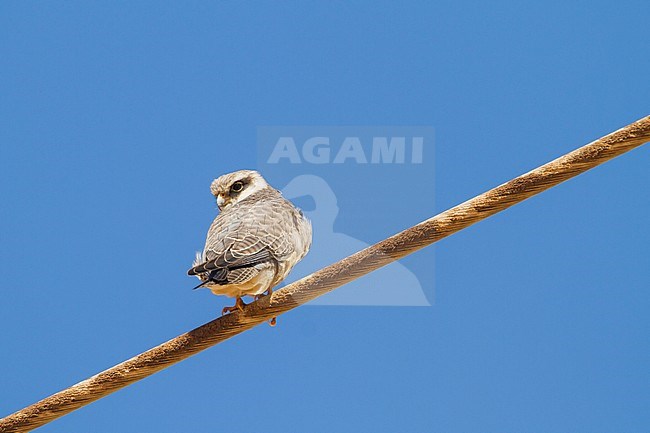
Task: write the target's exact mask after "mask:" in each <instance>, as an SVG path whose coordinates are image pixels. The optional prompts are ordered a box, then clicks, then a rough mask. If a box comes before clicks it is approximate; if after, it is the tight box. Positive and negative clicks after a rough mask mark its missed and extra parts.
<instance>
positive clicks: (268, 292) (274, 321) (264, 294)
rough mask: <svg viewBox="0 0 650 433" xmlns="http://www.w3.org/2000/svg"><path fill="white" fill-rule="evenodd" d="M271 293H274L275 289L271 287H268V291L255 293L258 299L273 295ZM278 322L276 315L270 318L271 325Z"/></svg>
mask: <svg viewBox="0 0 650 433" xmlns="http://www.w3.org/2000/svg"><path fill="white" fill-rule="evenodd" d="M271 293H273V289H272V288H270V287H269V288H268V289H266V292H264V293H260V294H259V295H255V298H254V299H255V300H256V301H257V300H258V299H260V298H263V297H265V296H271ZM277 323H278V321H277V320H276V318H275V317H271V319H270V320H269V325H270V326H275V325H276V324H277Z"/></svg>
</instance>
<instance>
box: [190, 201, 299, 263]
mask: <svg viewBox="0 0 650 433" xmlns="http://www.w3.org/2000/svg"><path fill="white" fill-rule="evenodd" d="M287 206H289V207H290V209H287V208H286V207H287ZM288 211H292V212H293V211H294V209H293V206H292V205H291V204H290V203H288V202H286V201H285V200H284V199H282V198H281V196H280V197H276V196H271V197H260V198H259V199H258V200H255V201H252V200H251V201H246V202H242V203H240V204H238V205H236V206H233V207H232V208H229V209H228V210H226V211H224V212H222V213H220V214H219V215H218V216H217V218H215V220H214V221H213V223H212V225H211V226H210V229H209V230H208V236H207V239H206V243H205V249H204V251H203V259H204V260H203V262H202V263H197V264H196V266H194V267H192V269H190V270H189V271H188V274H189V275H197V274H202V273H205V272H212V271H215V270H217V269H226V270H234V269H241V268H244V267H252V266H255V265H259V264H261V263H264V262H269V261H275V260H282V259H283V258H284V257H286V256H287V255H288V254H291V253H292V252H293V250H294V245H293V244H294V242H293V241H292V239H291V236H287V234H288V233H291V232H292V230H291V227H287V223H288V215H290V213H288Z"/></svg>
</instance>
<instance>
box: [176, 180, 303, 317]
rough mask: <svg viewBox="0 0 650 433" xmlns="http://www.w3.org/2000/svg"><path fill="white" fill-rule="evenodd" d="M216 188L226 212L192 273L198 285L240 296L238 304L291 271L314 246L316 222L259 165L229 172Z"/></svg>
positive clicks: (212, 228) (212, 230)
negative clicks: (288, 197)
mask: <svg viewBox="0 0 650 433" xmlns="http://www.w3.org/2000/svg"><path fill="white" fill-rule="evenodd" d="M210 189H211V191H212V194H213V195H214V196H215V197H216V198H217V204H218V206H219V209H220V210H221V212H220V213H219V215H217V217H216V218H215V219H214V221H213V222H212V225H211V226H210V229H209V230H208V235H207V239H206V242H205V248H204V249H203V253H201V254H197V258H196V260H195V261H194V265H193V267H192V268H191V269H190V270H189V271H188V274H189V275H196V276H197V277H198V278H199V279H200V280H201V284H200V285H199V286H197V287H201V286H203V287H207V288H209V289H210V290H211V291H212V293H214V294H216V295H226V296H230V297H235V298H237V304H236V306H235V307H233V308H236V307H238V306H240V303H241V302H242V301H241V299H240V298H241V297H242V296H246V295H249V296H258V295H261V294H262V293H264V292H267V291H268V292H269V293H270V290H271V289H272V288H273V287H274V286H276V285H277V284H279V283H280V282H281V281H282V280H284V279H285V278H286V277H287V275H288V274H289V272H290V271H291V269H292V268H293V267H294V266H295V265H296V263H298V262H299V261H300V260H301V259H302V258H303V257H304V256H305V255H306V254H307V252H308V251H309V247H310V246H311V238H312V236H311V224H310V222H309V220H308V219H307V218H306V217H305V216H304V215H303V213H302V211H300V210H299V209H298V208H296V207H295V206H294V205H293V204H292V203H291V202H290V201H288V200H286V199H285V198H284V197H282V194H281V193H280V192H279V191H278V190H276V189H274V188H273V187H271V186H270V185H269V184H268V183H267V182H266V181H265V180H264V178H262V176H261V175H260V174H259V173H258V172H256V171H252V170H241V171H237V172H234V173H230V174H225V175H223V176H221V177H219V178H218V179H216V180H215V181H213V182H212V185H211V188H210ZM231 310H232V309H231V308H226V309H224V311H231Z"/></svg>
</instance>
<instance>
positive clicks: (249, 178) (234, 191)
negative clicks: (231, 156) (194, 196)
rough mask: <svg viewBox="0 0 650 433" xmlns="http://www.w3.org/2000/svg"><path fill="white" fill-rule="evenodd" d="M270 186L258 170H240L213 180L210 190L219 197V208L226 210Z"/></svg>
mask: <svg viewBox="0 0 650 433" xmlns="http://www.w3.org/2000/svg"><path fill="white" fill-rule="evenodd" d="M268 186H269V184H268V183H266V181H265V180H264V178H263V177H262V175H261V174H259V173H258V172H256V171H254V170H239V171H235V172H234V173H228V174H224V175H223V176H220V177H219V178H217V179H215V180H213V181H212V185H210V192H212V195H213V196H214V197H215V198H216V199H217V206H218V207H219V210H224V209H225V208H227V207H228V206H231V205H233V204H235V203H237V202H239V201H241V200H243V199H245V198H246V197H248V196H250V195H252V194H254V193H256V192H258V191H260V190H262V189H264V188H267V187H268Z"/></svg>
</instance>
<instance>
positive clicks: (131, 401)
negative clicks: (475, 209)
mask: <svg viewBox="0 0 650 433" xmlns="http://www.w3.org/2000/svg"><path fill="white" fill-rule="evenodd" d="M649 13H650V6H649V5H648V3H647V2H624V3H620V2H619V3H616V4H613V3H611V2H570V3H567V2H543V3H542V2H539V3H528V2H523V3H522V2H497V3H494V2H493V3H487V2H485V3H480V2H475V3H472V2H411V3H393V2H352V3H347V2H346V3H344V2H340V3H339V2H336V3H335V2H282V3H277V2H254V3H247V4H246V5H241V4H237V3H235V2H228V3H216V2H184V3H183V4H181V3H171V2H161V3H154V2H144V1H142V2H133V3H130V2H121V3H116V2H65V3H59V4H55V3H52V2H33V1H31V2H29V1H28V2H19V1H7V2H2V3H0V48H1V52H2V56H0V66H1V70H2V76H1V79H0V86H1V87H0V88H1V97H0V101H1V102H0V118H1V119H2V127H1V128H0V197H2V200H3V204H2V206H1V207H0V222H1V223H0V275H2V279H1V281H0V296H1V298H0V328H1V329H2V349H0V412H1V414H2V415H5V414H8V413H10V412H13V411H15V410H17V409H20V408H22V407H23V406H25V405H28V404H30V403H33V402H34V401H36V400H38V399H40V398H42V397H45V396H47V395H49V394H51V393H54V392H56V391H58V390H60V389H62V388H65V387H67V386H69V385H71V384H73V383H76V382H78V381H80V380H82V379H85V378H86V377H88V376H90V375H92V374H94V373H96V372H98V371H100V370H103V369H104V368H107V367H110V366H112V365H114V364H116V363H118V362H120V361H122V360H124V359H126V358H128V357H130V356H132V355H135V354H137V353H140V352H141V351H143V350H145V349H148V348H150V347H152V346H153V345H156V344H158V343H161V342H163V341H165V340H167V339H169V338H171V337H173V336H175V335H177V334H179V333H181V332H184V331H186V330H189V329H191V328H193V327H195V326H198V325H200V324H202V323H204V322H206V321H208V320H211V319H212V318H214V317H215V315H216V314H217V313H218V312H219V311H220V310H221V307H222V306H223V305H225V304H226V303H227V302H230V301H228V300H226V299H221V298H217V297H214V296H212V295H211V294H209V293H207V292H205V291H204V292H200V291H199V292H192V291H191V290H189V289H190V287H192V286H193V284H194V281H193V280H191V279H189V278H188V277H187V276H186V275H185V272H186V270H187V268H188V266H189V264H190V263H191V261H192V259H193V254H194V251H195V250H197V249H199V248H200V247H201V246H202V243H203V240H204V234H205V230H206V228H207V226H208V224H209V222H210V221H211V219H212V218H213V217H214V215H215V206H214V200H213V199H212V198H211V197H210V195H209V190H208V187H209V183H210V181H211V180H212V179H213V178H214V177H216V176H218V175H220V174H222V173H225V172H229V171H232V170H236V169H240V168H254V167H256V165H257V161H258V146H257V141H256V140H257V130H258V127H260V126H273V125H297V126H300V125H329V126H339V125H371V126H385V125H423V126H430V127H433V128H434V129H435V164H434V167H433V168H432V169H431V170H430V171H429V174H428V176H427V175H421V176H419V177H418V182H424V184H423V185H421V186H414V185H413V184H411V183H407V182H405V185H404V186H405V188H407V189H409V190H411V189H412V188H414V187H415V188H419V187H421V188H422V189H423V191H425V193H423V194H422V198H421V199H419V200H408V201H403V202H399V203H397V202H396V201H395V200H394V195H393V194H382V192H385V190H384V189H383V188H384V187H385V186H383V185H377V186H376V191H377V192H376V194H375V195H374V198H375V201H374V206H375V207H372V208H368V209H367V210H368V213H370V210H371V209H372V210H373V212H372V215H370V214H368V215H364V214H363V211H364V209H365V206H358V207H357V208H354V212H351V211H346V209H350V208H345V207H343V206H341V214H340V217H341V218H342V219H343V221H348V222H347V223H346V224H347V225H345V227H346V230H347V233H348V234H349V235H350V236H353V237H355V238H357V239H360V240H363V241H365V242H367V243H370V242H375V241H378V240H380V239H382V238H384V237H386V236H388V235H390V234H393V233H394V232H396V231H398V230H400V229H403V228H405V227H407V226H409V225H412V224H414V223H416V222H419V221H421V220H422V219H425V218H427V217H429V216H431V215H434V214H436V213H438V212H440V211H443V210H445V209H447V208H449V207H451V206H453V205H455V204H457V203H460V202H462V201H464V200H466V199H468V198H470V197H473V196H474V195H476V194H478V193H480V192H483V191H485V190H487V189H488V188H491V187H493V186H495V185H498V184H500V183H502V182H504V181H506V180H508V179H510V178H512V177H514V176H516V175H519V174H521V173H523V172H525V171H528V170H530V169H532V168H534V167H536V166H538V165H540V164H542V163H544V162H547V161H548V160H550V159H553V158H555V157H557V156H559V155H561V154H564V153H566V152H568V151H570V150H572V149H574V148H576V147H578V146H580V145H582V144H585V143H587V142H589V141H591V140H592V139H595V138H598V137H600V136H601V135H603V134H606V133H608V132H610V131H612V130H614V129H617V128H619V127H621V126H623V125H625V124H627V123H630V122H631V121H634V120H636V119H638V118H640V117H643V116H645V115H648V114H650V113H649V110H648V101H649V100H650V87H649V86H648V76H650V57H649V56H648V55H647V41H648V39H649V38H650V31H649V30H648V25H647V17H648V14H649ZM649 166H650V149H648V148H640V149H637V150H635V151H632V152H630V153H629V154H626V155H624V156H622V157H620V158H618V159H616V160H614V161H611V162H610V163H608V164H606V165H604V166H602V167H599V168H597V169H595V170H593V171H591V172H589V173H587V174H585V175H582V176H580V177H578V178H576V179H573V180H571V181H570V182H568V183H566V184H564V185H561V186H559V187H557V188H554V189H553V190H551V191H548V192H546V193H544V194H542V195H540V196H538V197H535V198H533V199H531V200H528V201H527V202H525V203H522V204H520V205H518V206H516V207H514V208H512V209H510V210H508V211H506V212H504V213H502V214H499V215H497V216H495V217H492V218H490V219H489V220H487V221H484V222H482V223H480V224H477V225H475V226H473V227H471V228H469V229H467V230H465V231H463V232H461V233H458V234H456V235H454V236H452V237H450V238H447V239H445V240H443V241H442V242H440V243H439V244H437V245H436V246H435V247H433V248H428V249H426V250H423V251H420V252H418V253H417V254H415V255H413V256H410V257H408V258H406V259H405V260H404V261H403V264H404V266H406V267H408V268H409V269H411V270H412V271H413V272H414V273H416V275H418V278H419V279H420V282H421V283H422V286H423V287H424V288H425V291H426V290H432V288H433V286H434V285H435V299H432V306H431V307H351V306H347V307H331V306H328V307H305V308H300V309H298V310H295V311H293V312H291V313H289V314H286V315H284V316H282V317H281V318H280V319H279V324H278V326H277V327H276V328H270V327H268V326H262V327H258V328H256V329H254V330H252V331H251V332H248V333H245V334H244V335H241V336H239V337H238V338H235V339H233V340H230V341H228V342H226V343H224V344H222V345H219V346H217V347H214V348H211V349H209V350H207V351H206V352H203V353H201V354H199V355H197V356H195V357H193V358H191V359H189V360H187V361H185V362H182V363H180V364H178V365H175V366H173V367H171V368H170V369H168V370H165V371H163V372H161V373H158V374H156V375H154V376H152V377H149V378H147V379H145V380H143V381H141V382H139V383H137V384H135V385H133V386H130V387H128V388H126V389H124V390H122V391H119V392H117V393H115V394H113V395H111V396H109V397H107V398H104V399H102V400H100V401H98V402H96V403H94V404H92V405H90V406H88V407H85V408H83V409H81V410H79V411H77V412H75V413H73V414H71V415H69V416H66V417H64V418H62V419H60V420H58V421H55V422H54V423H52V424H50V425H48V426H46V427H44V428H42V429H41V430H40V431H43V432H57V431H88V430H92V431H94V432H112V431H115V430H116V428H118V427H119V430H120V431H124V432H136V431H143V430H144V431H159V432H177V431H197V432H202V431H205V432H208V431H210V432H212V431H219V430H226V429H227V430H228V431H230V432H251V431H269V432H275V431H278V432H280V431H282V432H285V431H310V432H321V431H322V432H325V431H327V432H329V431H373V432H380V431H386V432H395V431H444V432H470V431H488V432H491V431H494V432H497V431H498V432H522V431H525V432H533V431H539V432H566V431H589V432H611V431H625V432H644V431H647V428H648V426H649V425H650V414H649V412H648V410H647V407H648V406H649V404H650V397H649V395H650V370H649V369H648V364H649V363H650V346H649V345H648V332H649V331H650V315H649V314H648V311H649V310H650V292H649V291H648V286H650V273H649V272H648V269H650V260H649V258H648V257H650V254H649V251H648V245H649V244H650V229H649V228H648V216H647V215H648V212H649V211H650V195H649V194H647V186H648V182H649V181H650V172H649V170H648V167H649ZM346 173H347V174H345V175H344V177H342V178H339V180H341V181H342V182H343V183H344V184H345V185H349V186H352V187H354V186H355V185H363V184H364V180H363V178H362V176H361V174H362V173H360V172H358V173H356V174H355V172H354V171H349V172H346ZM432 185H433V186H432ZM365 187H367V185H365V186H364V188H365ZM434 190H435V191H434ZM374 209H382V210H383V212H376V211H374ZM346 219H347V220H346Z"/></svg>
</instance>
